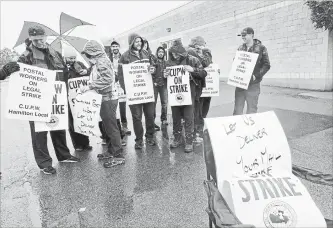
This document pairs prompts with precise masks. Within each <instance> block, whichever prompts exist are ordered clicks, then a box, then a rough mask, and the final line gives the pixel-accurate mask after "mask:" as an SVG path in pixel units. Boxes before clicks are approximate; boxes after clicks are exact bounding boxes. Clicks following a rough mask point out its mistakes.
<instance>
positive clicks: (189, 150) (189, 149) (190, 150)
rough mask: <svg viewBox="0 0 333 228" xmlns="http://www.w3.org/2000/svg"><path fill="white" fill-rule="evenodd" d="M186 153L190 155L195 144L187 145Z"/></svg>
mask: <svg viewBox="0 0 333 228" xmlns="http://www.w3.org/2000/svg"><path fill="white" fill-rule="evenodd" d="M184 151H185V153H190V152H192V151H193V144H186V145H185V150H184Z"/></svg>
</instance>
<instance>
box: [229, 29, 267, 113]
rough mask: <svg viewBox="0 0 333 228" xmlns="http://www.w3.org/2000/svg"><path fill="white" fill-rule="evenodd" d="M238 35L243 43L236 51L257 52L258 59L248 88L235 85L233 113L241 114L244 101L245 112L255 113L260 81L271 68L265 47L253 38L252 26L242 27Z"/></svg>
mask: <svg viewBox="0 0 333 228" xmlns="http://www.w3.org/2000/svg"><path fill="white" fill-rule="evenodd" d="M238 36H241V37H242V40H243V44H242V45H240V46H239V48H238V49H237V50H238V51H245V52H252V53H257V54H258V59H257V62H256V65H255V66H254V70H253V73H252V77H251V79H250V83H249V86H248V89H247V90H245V89H242V88H238V87H236V89H235V106H234V113H233V115H243V111H244V110H243V109H244V105H245V102H246V104H247V105H246V106H247V110H246V113H247V114H251V113H256V112H257V110H258V101H259V95H260V82H261V80H262V79H263V77H264V75H265V74H266V73H267V72H268V71H269V69H270V68H271V65H270V61H269V57H268V52H267V48H266V47H265V46H264V45H262V44H261V41H260V40H258V39H253V37H254V30H253V28H250V27H247V28H244V29H243V30H242V32H241V34H239V35H238Z"/></svg>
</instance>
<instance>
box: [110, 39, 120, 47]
mask: <svg viewBox="0 0 333 228" xmlns="http://www.w3.org/2000/svg"><path fill="white" fill-rule="evenodd" d="M114 44H116V45H118V46H120V44H119V43H118V42H117V41H115V40H113V41H112V42H111V45H110V46H112V45H114Z"/></svg>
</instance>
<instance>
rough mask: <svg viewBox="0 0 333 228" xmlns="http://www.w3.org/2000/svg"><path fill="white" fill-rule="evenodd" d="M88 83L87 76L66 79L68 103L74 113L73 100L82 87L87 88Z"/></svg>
mask: <svg viewBox="0 0 333 228" xmlns="http://www.w3.org/2000/svg"><path fill="white" fill-rule="evenodd" d="M88 82H89V76H84V77H79V78H72V79H68V103H69V107H70V109H71V111H72V113H74V109H73V108H74V105H75V104H74V100H75V97H76V95H77V94H78V92H79V90H80V88H81V87H82V86H87V85H88Z"/></svg>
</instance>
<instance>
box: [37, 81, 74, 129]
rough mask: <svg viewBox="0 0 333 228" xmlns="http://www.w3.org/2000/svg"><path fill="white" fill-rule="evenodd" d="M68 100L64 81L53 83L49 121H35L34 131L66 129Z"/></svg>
mask: <svg viewBox="0 0 333 228" xmlns="http://www.w3.org/2000/svg"><path fill="white" fill-rule="evenodd" d="M67 104H68V102H67V89H66V84H65V82H59V81H56V82H55V83H54V89H53V98H52V113H51V120H50V121H49V122H39V121H38V122H37V121H36V122H35V131H36V132H39V131H56V130H67V129H68V105H67Z"/></svg>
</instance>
